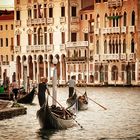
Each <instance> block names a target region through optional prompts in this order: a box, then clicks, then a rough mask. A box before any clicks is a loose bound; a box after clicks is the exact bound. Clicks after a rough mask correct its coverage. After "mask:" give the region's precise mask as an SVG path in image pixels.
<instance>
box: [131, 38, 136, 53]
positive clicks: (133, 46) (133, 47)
mask: <svg viewBox="0 0 140 140" xmlns="http://www.w3.org/2000/svg"><path fill="white" fill-rule="evenodd" d="M134 52H135V43H134V39H132V40H131V53H134Z"/></svg>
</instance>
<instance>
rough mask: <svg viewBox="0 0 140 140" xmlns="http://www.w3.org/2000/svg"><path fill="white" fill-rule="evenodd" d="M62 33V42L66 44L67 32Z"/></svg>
mask: <svg viewBox="0 0 140 140" xmlns="http://www.w3.org/2000/svg"><path fill="white" fill-rule="evenodd" d="M61 35H62V44H65V32H62V33H61Z"/></svg>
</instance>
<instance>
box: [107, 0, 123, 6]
mask: <svg viewBox="0 0 140 140" xmlns="http://www.w3.org/2000/svg"><path fill="white" fill-rule="evenodd" d="M120 6H122V0H108V8H112V7H113V8H114V7H120Z"/></svg>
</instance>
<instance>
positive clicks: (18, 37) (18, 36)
mask: <svg viewBox="0 0 140 140" xmlns="http://www.w3.org/2000/svg"><path fill="white" fill-rule="evenodd" d="M17 46H20V35H17Z"/></svg>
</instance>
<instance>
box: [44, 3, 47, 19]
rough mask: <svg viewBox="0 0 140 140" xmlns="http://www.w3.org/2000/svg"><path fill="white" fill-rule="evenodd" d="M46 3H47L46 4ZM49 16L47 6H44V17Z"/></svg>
mask: <svg viewBox="0 0 140 140" xmlns="http://www.w3.org/2000/svg"><path fill="white" fill-rule="evenodd" d="M44 5H45V4H44ZM46 17H47V8H46V7H44V18H46Z"/></svg>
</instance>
